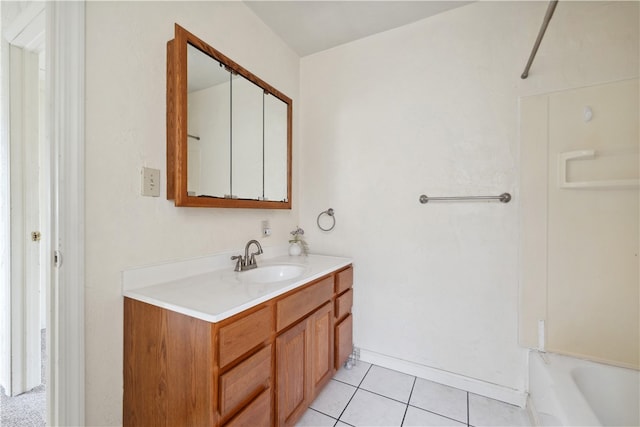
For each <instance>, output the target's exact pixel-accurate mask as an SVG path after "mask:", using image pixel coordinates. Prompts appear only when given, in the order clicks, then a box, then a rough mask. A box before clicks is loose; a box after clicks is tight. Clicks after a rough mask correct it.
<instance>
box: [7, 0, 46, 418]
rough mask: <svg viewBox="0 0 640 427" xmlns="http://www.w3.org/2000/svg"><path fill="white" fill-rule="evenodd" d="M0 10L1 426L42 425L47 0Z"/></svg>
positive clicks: (44, 374) (44, 300)
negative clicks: (0, 190)
mask: <svg viewBox="0 0 640 427" xmlns="http://www.w3.org/2000/svg"><path fill="white" fill-rule="evenodd" d="M0 6H1V8H0V9H1V12H0V16H1V17H2V20H1V22H2V25H1V26H0V27H1V30H2V36H3V37H2V46H1V48H0V53H1V54H2V61H1V62H2V68H1V71H0V75H1V76H2V79H1V81H2V87H1V88H0V92H1V93H2V95H3V96H2V109H1V111H2V121H1V125H0V128H1V130H2V134H1V136H2V144H1V145H2V148H1V151H0V152H1V153H2V155H1V160H2V161H1V163H2V166H3V167H2V181H1V182H2V193H3V197H2V212H1V213H0V217H1V219H0V224H2V228H1V235H2V247H3V253H2V257H1V259H2V262H1V263H2V292H0V308H1V309H2V313H3V314H2V316H3V319H2V327H1V328H0V337H1V339H0V357H1V359H2V363H1V368H0V387H1V390H0V391H1V393H0V394H1V396H0V399H1V400H0V409H1V420H0V421H1V422H0V424H2V425H3V426H27V425H29V426H44V425H46V420H47V393H46V383H47V368H46V367H47V351H46V348H47V345H46V342H47V323H48V319H49V316H48V308H47V307H48V302H47V299H48V296H49V289H50V283H51V281H50V279H51V262H50V261H49V259H48V258H49V257H48V253H49V250H48V247H49V245H50V242H51V237H50V234H51V233H50V226H49V225H50V224H51V223H52V220H51V208H50V205H51V204H50V200H51V191H50V189H51V173H50V172H51V169H50V166H49V165H50V163H51V161H50V153H51V150H50V148H49V137H48V134H47V126H46V120H45V118H46V112H47V104H46V96H45V92H46V83H45V82H46V79H45V75H46V72H45V63H46V61H45V8H44V4H42V3H38V4H34V3H30V4H25V3H18V2H6V3H3V4H2V5H0Z"/></svg>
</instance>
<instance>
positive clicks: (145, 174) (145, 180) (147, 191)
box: [142, 168, 160, 197]
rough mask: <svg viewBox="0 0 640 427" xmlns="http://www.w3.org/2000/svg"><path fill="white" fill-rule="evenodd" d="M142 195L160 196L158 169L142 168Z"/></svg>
mask: <svg viewBox="0 0 640 427" xmlns="http://www.w3.org/2000/svg"><path fill="white" fill-rule="evenodd" d="M142 195H143V196H150V197H159V196H160V169H151V168H142Z"/></svg>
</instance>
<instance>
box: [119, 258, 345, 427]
mask: <svg viewBox="0 0 640 427" xmlns="http://www.w3.org/2000/svg"><path fill="white" fill-rule="evenodd" d="M347 270H349V271H347ZM345 272H346V273H345ZM349 277H351V279H349ZM352 282H353V269H352V267H351V266H349V267H347V268H346V269H343V270H340V271H339V272H337V273H332V274H330V275H328V276H326V277H324V278H321V279H319V280H316V281H314V282H311V283H309V284H306V285H303V286H301V287H300V288H297V289H295V290H293V291H290V292H288V293H286V294H284V295H281V296H278V297H276V298H274V299H272V300H269V301H267V302H264V303H262V304H260V305H258V306H256V307H253V308H251V309H248V310H245V311H244V312H242V313H239V314H237V315H235V316H232V317H230V318H228V319H225V320H222V321H220V322H218V323H210V322H206V321H203V320H199V319H195V318H192V317H190V316H186V315H183V314H179V313H176V312H173V311H170V310H166V309H163V308H160V307H157V306H154V305H150V304H146V303H144V302H140V301H137V300H134V299H130V298H125V303H124V304H125V310H124V311H125V316H124V317H125V318H124V405H123V423H124V425H125V426H167V427H169V426H177V425H194V426H195V425H197V426H225V427H226V426H234V427H235V426H252V427H253V426H256V427H257V426H270V425H277V426H287V425H293V424H295V422H296V421H298V420H299V418H300V417H301V416H302V414H303V413H304V412H305V411H306V410H307V407H308V406H309V404H311V402H312V401H313V399H315V397H316V396H317V395H318V394H319V393H320V391H321V389H322V387H324V385H325V384H326V383H327V382H328V381H329V380H330V379H331V377H332V376H333V375H334V373H335V372H336V369H338V368H339V366H341V364H342V362H340V363H338V360H339V359H340V360H342V359H344V360H346V357H348V354H349V353H351V314H350V309H351V304H352V302H351V301H352V290H351V284H352ZM345 286H346V287H345ZM338 291H341V292H340V293H338ZM345 310H347V311H345ZM347 349H348V352H347ZM345 354H346V356H345Z"/></svg>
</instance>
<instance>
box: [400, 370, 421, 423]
mask: <svg viewBox="0 0 640 427" xmlns="http://www.w3.org/2000/svg"><path fill="white" fill-rule="evenodd" d="M417 380H418V377H413V384H411V391H410V392H409V398H408V399H407V406H405V407H404V415H402V422H401V423H400V426H403V425H404V419H405V418H407V411H408V410H409V403H410V402H411V396H412V395H413V389H414V388H415V386H416V381H417Z"/></svg>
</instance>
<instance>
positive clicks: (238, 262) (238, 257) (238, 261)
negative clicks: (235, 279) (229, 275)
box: [231, 255, 242, 271]
mask: <svg viewBox="0 0 640 427" xmlns="http://www.w3.org/2000/svg"><path fill="white" fill-rule="evenodd" d="M231 261H236V267H235V268H234V269H233V271H242V255H234V256H232V257H231Z"/></svg>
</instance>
